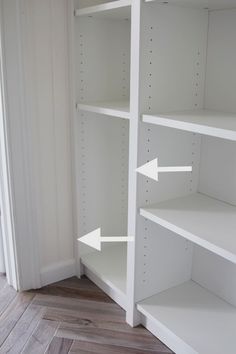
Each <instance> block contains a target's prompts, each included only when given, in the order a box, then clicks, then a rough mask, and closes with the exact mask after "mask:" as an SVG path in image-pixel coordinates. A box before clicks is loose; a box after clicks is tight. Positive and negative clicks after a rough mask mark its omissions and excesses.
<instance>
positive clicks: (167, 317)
mask: <svg viewBox="0 0 236 354" xmlns="http://www.w3.org/2000/svg"><path fill="white" fill-rule="evenodd" d="M137 308H138V310H139V311H140V312H141V313H142V322H143V325H144V326H145V327H146V328H147V329H149V330H150V331H151V332H152V333H153V334H154V335H156V336H157V337H158V338H159V339H160V340H161V341H163V342H164V343H165V344H166V345H167V346H168V347H170V348H171V349H172V350H173V351H174V352H175V353H176V354H193V353H194V354H196V353H199V354H213V353H214V354H222V353H232V354H233V353H235V348H236V308H235V307H233V306H231V305H230V304H228V303H227V302H225V301H223V300H221V299H220V298H218V297H217V296H215V295H214V294H212V293H210V292H208V291H207V290H206V289H204V288H202V287H201V286H199V285H198V284H196V283H195V282H193V281H188V282H186V283H184V284H182V285H179V286H177V287H174V288H171V289H168V290H166V291H163V292H161V293H159V294H157V295H155V296H152V297H150V298H148V299H145V300H144V301H142V302H140V303H139V304H138V305H137Z"/></svg>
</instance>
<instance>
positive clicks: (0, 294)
mask: <svg viewBox="0 0 236 354" xmlns="http://www.w3.org/2000/svg"><path fill="white" fill-rule="evenodd" d="M16 295H17V293H16V291H15V290H14V289H13V288H12V287H11V286H8V285H7V286H4V287H3V288H2V289H1V291H0V315H1V314H2V313H3V312H4V311H5V309H6V308H7V307H8V306H9V304H10V303H11V302H12V301H13V300H14V298H15V297H16Z"/></svg>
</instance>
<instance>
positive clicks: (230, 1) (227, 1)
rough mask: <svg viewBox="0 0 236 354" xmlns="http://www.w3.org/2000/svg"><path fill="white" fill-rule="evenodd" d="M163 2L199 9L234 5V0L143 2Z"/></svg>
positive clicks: (164, 3) (235, 3)
mask: <svg viewBox="0 0 236 354" xmlns="http://www.w3.org/2000/svg"><path fill="white" fill-rule="evenodd" d="M153 1H155V2H156V3H159V4H163V5H167V4H170V5H180V6H187V7H193V8H200V9H206V8H207V9H209V10H223V9H227V8H230V9H233V8H235V7H236V1H235V0H197V1H196V0H169V1H168V2H164V1H163V0H145V2H153Z"/></svg>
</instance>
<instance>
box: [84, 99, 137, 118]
mask: <svg viewBox="0 0 236 354" xmlns="http://www.w3.org/2000/svg"><path fill="white" fill-rule="evenodd" d="M77 108H78V109H79V110H82V111H87V112H94V113H100V114H105V115H108V116H111V117H119V118H125V119H129V118H130V109H129V102H128V101H125V102H123V101H117V102H93V103H78V104H77Z"/></svg>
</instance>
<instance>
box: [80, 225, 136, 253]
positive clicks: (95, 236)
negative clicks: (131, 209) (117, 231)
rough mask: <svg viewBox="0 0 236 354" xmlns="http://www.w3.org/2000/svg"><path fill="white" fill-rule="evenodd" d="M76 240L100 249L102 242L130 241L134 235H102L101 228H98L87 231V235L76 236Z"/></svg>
mask: <svg viewBox="0 0 236 354" xmlns="http://www.w3.org/2000/svg"><path fill="white" fill-rule="evenodd" d="M78 241H80V242H82V243H84V244H85V245H87V246H90V247H92V248H95V249H96V250H98V251H101V243H102V242H130V241H134V237H132V236H113V237H102V236H101V228H98V229H96V230H94V231H92V232H89V233H88V234H87V235H85V236H82V237H80V238H78Z"/></svg>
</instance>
